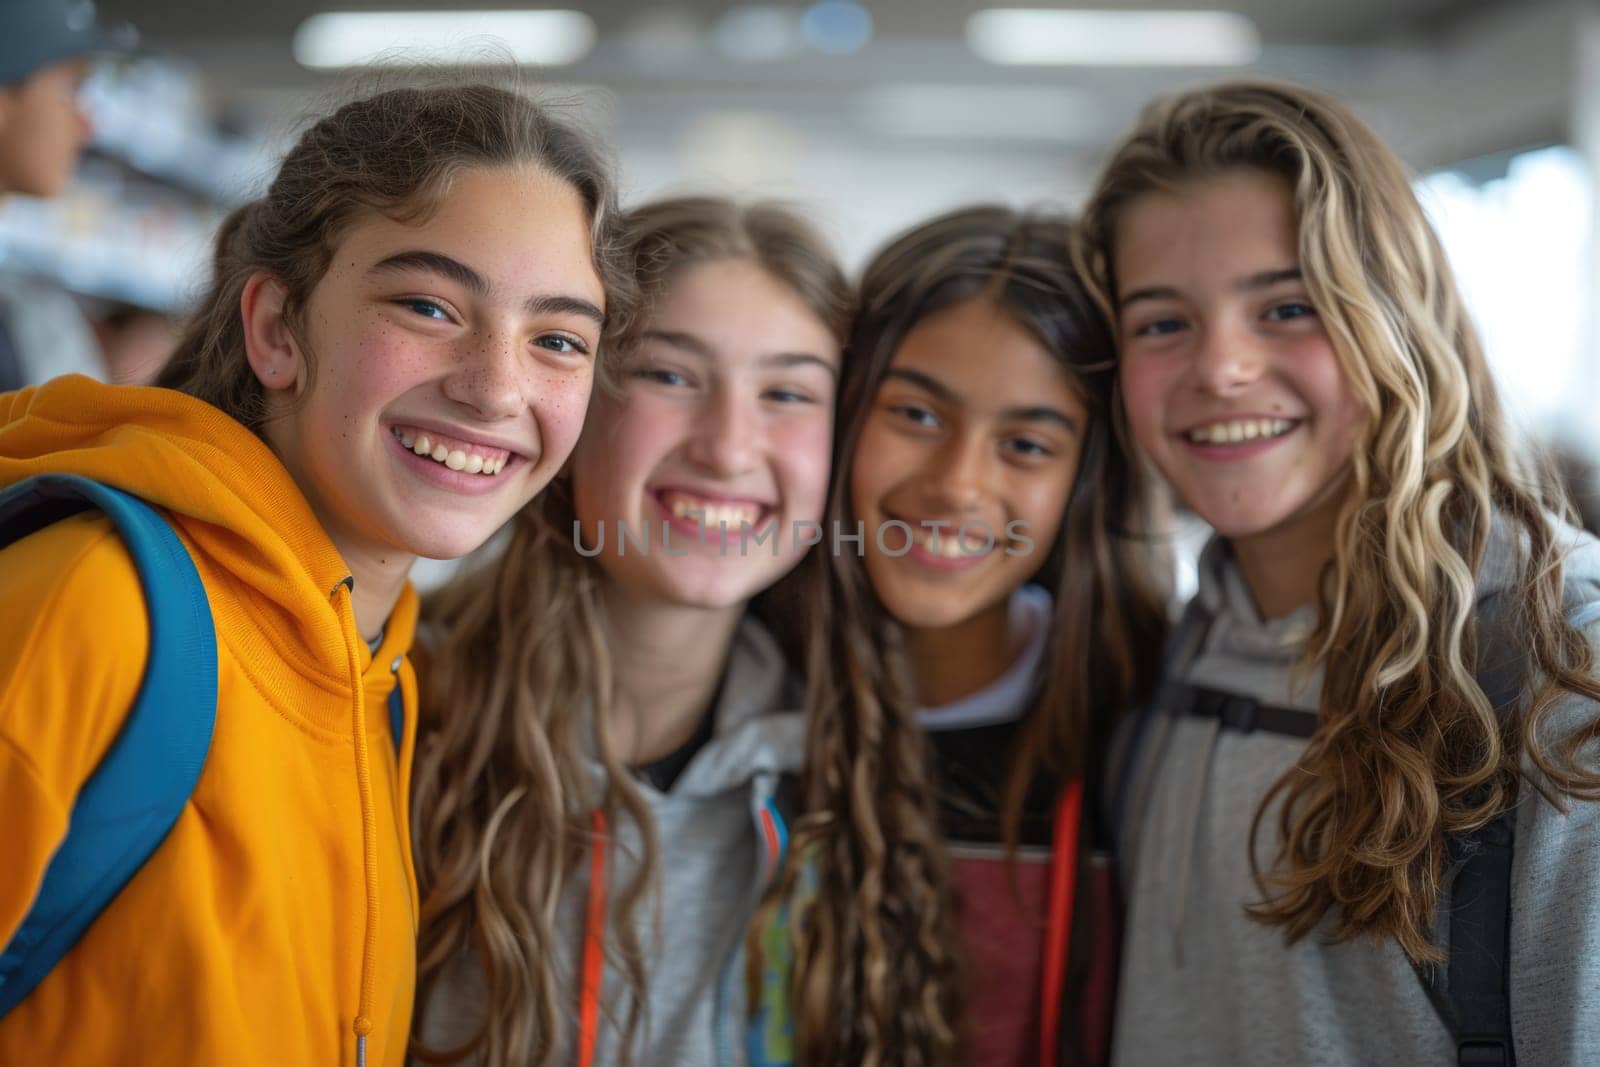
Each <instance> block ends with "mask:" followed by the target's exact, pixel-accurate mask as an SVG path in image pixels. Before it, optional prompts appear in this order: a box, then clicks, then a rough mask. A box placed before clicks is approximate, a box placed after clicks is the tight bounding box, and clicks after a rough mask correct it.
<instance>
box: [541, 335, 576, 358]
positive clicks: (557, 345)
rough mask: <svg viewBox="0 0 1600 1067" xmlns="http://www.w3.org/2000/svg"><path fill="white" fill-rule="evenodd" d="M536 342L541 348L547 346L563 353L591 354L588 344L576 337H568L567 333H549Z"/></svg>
mask: <svg viewBox="0 0 1600 1067" xmlns="http://www.w3.org/2000/svg"><path fill="white" fill-rule="evenodd" d="M534 344H536V345H539V346H540V347H541V348H547V349H549V350H550V351H552V352H560V353H562V354H568V353H577V354H578V355H584V356H586V355H588V354H589V346H588V345H586V344H584V343H583V342H582V341H579V340H578V339H576V338H573V337H568V336H566V335H565V334H559V333H548V334H545V335H544V336H543V337H540V338H539V339H538V340H536V341H534Z"/></svg>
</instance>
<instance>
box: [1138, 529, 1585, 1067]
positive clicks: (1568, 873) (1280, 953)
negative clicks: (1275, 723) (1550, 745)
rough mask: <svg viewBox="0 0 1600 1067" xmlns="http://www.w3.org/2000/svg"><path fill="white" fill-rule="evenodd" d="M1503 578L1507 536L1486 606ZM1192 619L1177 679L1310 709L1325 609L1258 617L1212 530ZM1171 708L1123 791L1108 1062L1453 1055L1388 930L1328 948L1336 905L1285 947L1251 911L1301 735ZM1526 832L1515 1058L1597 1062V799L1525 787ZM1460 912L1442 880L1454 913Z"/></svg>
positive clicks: (1452, 1058)
mask: <svg viewBox="0 0 1600 1067" xmlns="http://www.w3.org/2000/svg"><path fill="white" fill-rule="evenodd" d="M1498 536H1500V535H1498V534H1497V537H1498ZM1565 537H1566V540H1568V541H1569V542H1571V543H1573V544H1574V548H1573V550H1572V551H1571V553H1570V554H1569V555H1568V557H1567V562H1566V568H1565V582H1566V590H1567V600H1568V608H1569V611H1573V612H1574V614H1573V618H1574V620H1575V621H1578V622H1581V623H1584V624H1585V625H1586V632H1587V633H1588V634H1589V635H1590V641H1591V644H1594V643H1595V642H1596V640H1597V638H1600V626H1595V625H1594V623H1593V617H1594V615H1595V612H1593V611H1587V612H1585V611H1584V610H1583V609H1584V607H1585V606H1586V605H1589V606H1592V605H1594V604H1596V603H1597V602H1600V545H1597V544H1596V542H1595V541H1594V540H1593V539H1592V538H1590V537H1588V536H1587V535H1584V534H1579V533H1577V532H1576V531H1566V534H1565ZM1506 571H1507V554H1506V552H1505V542H1504V541H1503V540H1501V541H1497V542H1496V545H1495V546H1492V547H1491V550H1490V558H1489V559H1488V560H1487V561H1486V563H1485V566H1484V569H1483V574H1482V575H1481V577H1480V581H1479V603H1480V605H1481V604H1482V603H1483V601H1484V598H1485V597H1487V596H1490V595H1492V594H1494V593H1495V592H1498V591H1500V590H1502V589H1504V588H1505V586H1506V585H1507V582H1508V576H1507V574H1506ZM1186 620H1187V621H1186V623H1185V624H1184V625H1183V626H1182V627H1180V632H1179V633H1178V634H1177V635H1176V636H1175V640H1174V642H1173V646H1172V647H1173V654H1172V655H1173V662H1172V663H1171V664H1170V665H1169V668H1168V672H1169V676H1170V677H1173V678H1177V679H1181V680H1183V681H1186V682H1188V683H1191V684H1195V685H1202V686H1207V687H1210V688H1214V689H1221V690H1225V691H1230V692H1237V693H1243V694H1246V695H1248V696H1252V697H1254V698H1256V699H1257V700H1259V701H1260V702H1262V703H1263V704H1270V705H1277V706H1281V707H1292V708H1299V709H1304V710H1310V711H1315V710H1316V708H1317V697H1318V694H1319V692H1320V690H1321V685H1322V675H1321V673H1320V669H1319V670H1318V671H1316V672H1313V673H1312V674H1310V675H1309V676H1308V677H1306V678H1305V679H1304V684H1303V685H1302V686H1299V687H1298V688H1297V687H1294V686H1293V685H1292V684H1291V668H1292V666H1293V664H1294V662H1295V660H1296V658H1297V656H1298V655H1299V653H1300V650H1301V648H1302V646H1303V643H1304V641H1305V639H1306V637H1307V635H1308V634H1309V633H1310V631H1311V628H1312V625H1313V624H1314V622H1315V609H1314V608H1313V607H1311V606H1307V607H1305V608H1302V609H1300V610H1299V611H1297V612H1295V613H1294V614H1292V615H1290V616H1288V617H1286V618H1283V619H1276V620H1273V621H1271V622H1263V621H1261V619H1260V618H1259V616H1258V615H1257V613H1256V610H1255V607H1254V604H1253V601H1252V600H1251V597H1250V594H1249V591H1248V590H1247V589H1246V587H1245V584H1244V581H1243V579H1242V577H1241V576H1240V574H1239V571H1238V569H1237V567H1236V565H1235V564H1234V562H1233V560H1232V557H1231V553H1230V552H1229V550H1228V547H1227V545H1226V543H1225V542H1222V541H1220V540H1214V541H1213V542H1212V543H1211V544H1210V545H1209V546H1208V547H1207V549H1206V551H1205V553H1204V555H1203V556H1202V559H1201V565H1200V590H1199V592H1198V594H1197V597H1196V604H1195V605H1193V606H1192V608H1191V611H1190V612H1189V613H1188V615H1186ZM1162 710H1163V709H1161V708H1160V707H1158V708H1156V709H1155V711H1156V713H1155V714H1154V715H1152V716H1150V718H1149V720H1148V722H1147V725H1146V727H1145V729H1144V731H1143V736H1142V738H1141V741H1140V744H1139V747H1138V749H1137V750H1136V752H1137V755H1136V759H1135V761H1134V768H1133V773H1132V775H1131V778H1130V779H1129V781H1130V782H1131V783H1132V785H1131V788H1130V789H1129V790H1128V792H1127V793H1125V797H1126V799H1127V804H1128V806H1127V807H1126V808H1125V809H1124V823H1123V828H1122V830H1123V835H1124V836H1123V841H1122V846H1123V847H1122V853H1123V855H1124V857H1125V860H1124V862H1125V864H1126V866H1125V868H1124V872H1123V873H1124V878H1125V881H1126V889H1127V894H1128V913H1127V930H1126V936H1125V940H1124V946H1123V960H1122V976H1121V988H1120V993H1119V1003H1118V1009H1117V1022H1116V1032H1115V1038H1114V1050H1113V1051H1114V1059H1115V1062H1116V1063H1117V1064H1119V1065H1140V1067H1142V1065H1145V1064H1168V1063H1178V1062H1182V1063H1190V1064H1212V1063H1214V1064H1263V1065H1267V1064H1271V1065H1279V1064H1453V1063H1455V1062H1456V1050H1455V1044H1454V1042H1453V1040H1452V1038H1451V1036H1450V1034H1449V1032H1448V1030H1447V1029H1446V1027H1445V1024H1444V1023H1443V1022H1442V1021H1441V1019H1440V1017H1439V1015H1438V1014H1437V1012H1436V1010H1435V1009H1434V1007H1433V1005H1432V1003H1431V1002H1430V1000H1429V998H1428V995H1427V993H1426V992H1425V991H1424V989H1423V986H1422V983H1421V981H1420V980H1419V978H1418V976H1417V973H1416V972H1415V971H1414V970H1413V969H1412V967H1411V965H1410V964H1409V962H1408V961H1407V959H1406V957H1405V955H1404V954H1403V953H1402V952H1401V951H1400V949H1399V947H1398V946H1397V945H1396V944H1395V943H1394V942H1393V941H1384V942H1381V943H1377V942H1371V941H1359V942H1354V943H1344V944H1337V945H1336V944H1331V943H1329V942H1328V939H1327V937H1326V934H1327V933H1328V931H1329V930H1330V929H1331V925H1332V918H1331V917H1325V918H1324V920H1323V923H1322V925H1321V926H1320V927H1319V928H1318V929H1317V930H1316V931H1313V932H1312V934H1311V935H1309V936H1308V937H1306V938H1304V939H1302V940H1301V941H1300V942H1298V943H1297V944H1295V945H1292V946H1289V945H1286V944H1285V941H1284V936H1283V933H1282V931H1281V930H1279V929H1275V928H1270V927H1267V926H1263V925H1261V924H1259V923H1256V922H1254V921H1252V920H1251V919H1249V918H1248V917H1247V916H1246V915H1245V912H1244V908H1245V906H1246V905H1247V904H1250V903H1252V902H1255V901H1257V900H1259V899H1260V893H1259V890H1258V889H1257V887H1256V885H1255V883H1254V881H1253V879H1252V877H1251V873H1250V865H1249V863H1248V860H1247V849H1248V847H1249V844H1248V843H1249V840H1250V829H1251V823H1252V820H1253V818H1254V816H1255V814H1256V809H1257V807H1258V805H1259V804H1260V802H1261V799H1262V797H1263V796H1264V795H1265V793H1266V791H1267V790H1268V788H1269V787H1270V786H1271V785H1272V784H1273V783H1274V782H1276V781H1277V780H1278V778H1279V777H1280V776H1281V775H1282V774H1284V773H1285V772H1286V771H1288V770H1289V768H1290V767H1292V766H1293V765H1294V763H1295V761H1296V760H1297V758H1298V757H1299V755H1300V753H1301V752H1302V751H1303V749H1304V747H1305V744H1306V742H1305V741H1304V740H1301V739H1297V738H1293V737H1286V736H1283V735H1278V734H1272V733H1266V732H1263V731H1259V730H1257V731H1255V732H1250V733H1242V732H1238V731H1234V730H1231V729H1229V730H1223V729H1220V727H1219V723H1218V721H1217V720H1216V719H1205V718H1196V717H1188V718H1174V717H1171V716H1168V715H1164V714H1161V712H1162ZM1595 714H1596V708H1595V706H1594V705H1593V704H1591V703H1588V702H1585V701H1581V700H1578V699H1576V698H1569V699H1568V700H1567V701H1566V703H1565V704H1563V705H1562V706H1561V707H1559V708H1558V709H1556V710H1555V713H1554V716H1553V721H1554V722H1555V723H1556V724H1558V725H1560V726H1565V727H1571V726H1572V725H1573V724H1575V723H1577V722H1580V721H1586V720H1587V719H1591V718H1592V717H1593V716H1594V715H1595ZM1591 758H1592V754H1591ZM1528 770H1529V773H1530V775H1535V776H1536V772H1535V771H1534V770H1533V768H1532V767H1531V765H1530V766H1529V768H1528ZM1534 780H1537V778H1536V777H1535V779H1534ZM1275 826H1276V811H1274V812H1273V813H1271V814H1269V815H1268V816H1267V817H1266V818H1265V819H1263V821H1262V830H1261V834H1260V836H1259V839H1258V842H1257V846H1256V849H1257V859H1258V861H1259V862H1260V864H1261V865H1262V869H1263V870H1267V869H1270V865H1271V862H1272V860H1273V856H1274V854H1275V844H1276V839H1275V837H1274V836H1273V828H1274V827H1275ZM1515 834H1516V841H1515V846H1514V847H1515V852H1514V861H1513V868H1512V920H1511V1011H1512V1032H1513V1038H1514V1041H1515V1045H1516V1055H1517V1062H1518V1064H1519V1065H1520V1067H1543V1065H1555V1064H1579V1063H1596V1062H1600V804H1577V805H1575V806H1574V808H1573V810H1572V812H1571V814H1568V815H1563V814H1561V813H1560V812H1558V811H1557V810H1556V809H1555V808H1554V807H1553V806H1551V804H1549V803H1548V802H1547V801H1546V800H1544V799H1543V798H1542V797H1541V796H1540V795H1539V794H1538V792H1537V791H1536V790H1534V789H1530V788H1526V787H1525V788H1524V789H1523V790H1522V792H1521V795H1520V801H1519V804H1518V807H1517V812H1516V828H1515ZM1448 907H1449V900H1448V893H1447V892H1446V893H1445V894H1444V895H1443V897H1442V899H1441V902H1440V908H1441V912H1440V914H1441V917H1442V916H1443V910H1444V909H1446V908H1448ZM1438 929H1439V930H1440V931H1446V930H1448V924H1447V923H1444V922H1441V923H1439V925H1438Z"/></svg>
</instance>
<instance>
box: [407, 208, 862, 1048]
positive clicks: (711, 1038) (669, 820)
mask: <svg viewBox="0 0 1600 1067" xmlns="http://www.w3.org/2000/svg"><path fill="white" fill-rule="evenodd" d="M628 229H629V238H628V247H627V256H628V261H629V263H630V265H631V267H632V268H633V270H634V271H635V273H636V276H637V278H638V280H639V283H640V286H641V288H642V291H643V295H644V298H645V307H644V310H643V312H642V314H641V315H640V317H639V319H638V322H637V329H636V330H634V331H633V332H632V333H631V334H630V335H629V337H628V338H627V340H626V343H625V349H624V352H625V354H624V357H623V360H622V362H621V365H620V367H619V369H618V373H617V380H616V383H615V388H614V389H612V390H610V391H607V392H605V393H603V394H597V397H596V400H595V403H594V407H593V410H592V412H591V414H590V416H589V421H588V424H587V426H586V428H585V433H584V436H583V439H582V441H581V443H580V444H579V446H578V449H577V451H576V452H575V454H574V457H573V461H572V464H571V468H570V472H569V476H567V477H564V478H563V479H562V480H561V481H560V482H559V483H558V484H557V485H556V486H555V487H554V488H553V489H552V491H551V492H550V493H549V494H548V495H547V497H546V498H545V500H544V501H543V502H542V503H541V506H539V507H537V508H532V509H529V510H527V511H525V512H524V513H523V514H522V515H520V516H519V517H518V519H517V522H516V524H515V526H514V528H513V532H512V536H511V540H510V543H509V544H508V545H507V547H506V549H505V552H504V554H503V555H501V556H500V557H498V558H497V559H496V560H494V561H492V563H491V564H490V565H488V566H487V567H485V568H484V569H482V570H481V571H479V572H477V573H475V574H473V575H471V576H469V577H467V578H465V579H464V580H463V581H462V582H460V583H459V584H458V585H457V586H455V587H454V588H452V589H449V590H446V591H445V592H444V593H442V594H441V595H440V597H439V598H438V600H437V602H436V603H435V604H434V605H433V606H432V608H431V609H430V610H429V612H428V615H429V617H430V618H431V619H432V620H433V625H434V626H436V628H437V637H438V641H437V643H436V645H434V646H433V649H432V653H433V654H432V656H431V659H430V665H431V667H432V670H431V672H430V684H429V692H430V694H431V697H430V699H429V701H428V705H427V706H428V708H429V715H430V721H429V724H428V728H427V733H428V736H427V738H426V741H425V743H424V746H423V748H422V752H423V755H422V756H421V758H420V760H419V772H418V781H417V794H416V796H417V818H416V848H417V853H418V865H419V869H420V871H421V874H422V881H423V888H424V894H425V897H424V905H423V938H422V953H421V968H422V973H423V978H424V995H423V1001H422V1008H421V1012H422V1015H421V1027H420V1046H421V1047H420V1050H419V1055H420V1056H421V1057H423V1058H424V1059H426V1060H428V1061H430V1062H433V1061H438V1062H458V1061H461V1060H470V1061H472V1062H487V1063H494V1064H517V1065H521V1064H552V1063H561V1064H580V1065H585V1067H586V1065H589V1064H615V1063H629V1062H633V1063H694V1064H735V1063H746V1062H752V1063H773V1062H785V1061H786V1057H787V1053H786V1051H785V1046H784V1037H783V1035H782V1034H781V1033H779V1032H776V1031H773V1032H771V1033H769V1032H768V1030H767V1029H766V1028H761V1027H757V1028H752V1027H750V1026H749V1025H748V1023H747V1019H748V1017H749V1014H750V1012H749V1011H748V1010H747V1008H746V1003H747V1002H746V999H745V997H744V986H743V984H742V982H740V981H738V978H739V976H741V975H742V973H743V971H742V968H741V966H740V960H741V957H740V947H741V945H742V942H743V939H744V934H745V929H746V927H747V924H748V921H749V917H750V914H751V911H752V910H753V908H754V907H755V904H756V902H757V900H758V899H759V897H760V895H761V894H762V893H763V892H764V891H765V889H766V887H767V886H768V885H769V884H770V882H771V880H772V878H773V876H774V875H775V873H776V871H777V870H778V868H779V865H780V863H781V861H782V858H783V851H784V845H785V840H786V836H787V829H786V822H787V818H788V816H787V815H786V814H785V812H784V810H783V805H782V804H781V803H780V796H779V786H780V782H781V780H782V777H783V776H784V775H785V774H786V773H788V772H792V771H794V770H796V769H797V768H798V766H799V762H800V758H801V755H802V753H803V738H804V730H805V726H804V719H803V715H802V713H801V709H802V707H803V701H804V695H803V686H802V684H801V675H800V671H799V669H798V661H799V658H800V653H799V651H798V644H797V636H798V627H797V625H796V620H795V618H794V617H793V615H792V613H790V612H788V611H785V610H781V604H782V603H784V602H786V601H787V599H788V598H785V597H783V596H782V594H781V590H773V589H772V587H773V586H774V585H776V584H778V583H779V582H780V580H781V579H783V578H784V577H785V575H789V574H790V572H791V571H793V570H794V569H795V567H796V566H797V565H798V564H800V562H801V560H802V559H803V558H805V556H806V552H807V548H808V547H809V543H810V540H811V539H810V538H809V537H808V536H806V532H807V531H809V530H810V529H814V528H815V527H816V524H817V521H818V520H819V519H820V518H821V514H822V508H823V502H824V497H825V494H826V491H827V485H828V472H829V460H830V455H829V450H830V443H831V439H832V427H833V402H834V392H835V390H836V388H837V385H838V376H839V372H840V359H841V357H840V346H841V342H842V340H843V336H844V331H845V328H846V325H847V323H848V316H849V310H850V300H849V289H848V287H847V285H846V283H845V280H844V276H843V274H842V273H841V272H840V270H839V268H838V266H837V265H836V263H835V261H834V259H833V257H832V255H831V254H830V253H829V251H828V249H827V247H826V245H825V244H824V243H823V242H822V241H821V240H820V239H819V238H818V237H817V235H816V234H815V233H814V232H813V231H812V229H811V227H810V226H809V225H807V224H806V223H805V222H803V221H802V220H801V219H800V218H799V217H797V216H796V215H794V214H793V213H792V212H790V211H787V210H785V209H783V208H781V207H777V206H774V205H767V204H757V205H751V206H743V205H739V204H735V203H732V202H729V201H726V200H721V199H714V198H687V199H676V200H666V201H660V202H656V203H652V204H648V205H645V206H643V207H640V208H637V209H635V210H633V211H632V212H630V214H629V216H628ZM797 531H799V533H798V535H797ZM769 590H771V592H769ZM763 594H765V596H763ZM775 597H777V598H778V599H774V598H775ZM758 598H761V599H762V600H764V601H765V602H766V606H768V607H771V608H773V609H775V610H772V611H768V612H765V613H764V612H763V611H762V610H761V607H762V605H759V604H756V605H754V606H753V602H755V601H757V599H758Z"/></svg>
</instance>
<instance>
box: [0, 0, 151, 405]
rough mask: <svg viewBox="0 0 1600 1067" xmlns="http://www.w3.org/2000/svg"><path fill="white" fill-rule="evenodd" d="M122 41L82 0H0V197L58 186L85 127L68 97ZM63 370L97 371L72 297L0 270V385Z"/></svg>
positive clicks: (124, 35)
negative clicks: (97, 61)
mask: <svg viewBox="0 0 1600 1067" xmlns="http://www.w3.org/2000/svg"><path fill="white" fill-rule="evenodd" d="M131 43H132V33H131V31H128V30H120V31H117V32H111V31H108V30H106V29H104V28H102V27H101V26H99V25H97V24H96V22H95V11H94V5H93V4H92V3H89V2H87V0H0V203H3V202H4V198H6V197H8V196H10V195H11V194H14V193H21V194H23V195H26V196H39V197H50V196H58V195H60V193H61V192H62V190H64V189H65V188H66V187H67V183H68V182H69V181H70V180H71V178H72V172H73V170H74V169H75V168H76V167H77V165H78V158H79V157H80V156H81V155H82V154H83V150H84V148H85V147H86V146H87V145H88V143H89V137H90V135H91V134H92V133H93V129H92V127H91V126H90V124H89V117H88V116H87V115H86V114H84V111H83V109H82V107H81V106H80V104H79V100H78V90H79V88H80V87H81V86H82V85H83V80H84V78H85V77H86V76H87V75H88V73H89V69H90V60H91V58H92V57H93V56H96V55H101V54H106V53H114V52H121V51H126V50H127V48H128V47H129V46H130V44H131ZM72 372H80V373H90V374H94V375H95V376H96V377H100V376H103V372H101V371H100V367H99V361H98V352H97V348H96V345H95V340H94V335H93V333H92V332H91V330H90V329H89V325H88V323H87V322H86V321H85V320H84V318H83V314H82V312H81V311H79V310H78V308H77V305H76V304H75V303H74V302H73V300H72V298H71V297H70V296H69V295H67V294H66V293H64V292H62V291H61V290H60V289H57V288H55V287H54V286H49V285H46V284H44V283H41V282H38V281H36V280H33V279H29V278H23V277H18V276H11V277H0V392H5V391H8V390H11V389H16V388H19V387H21V386H23V385H27V384H30V383H35V382H40V381H43V380H44V379H46V378H51V377H55V376H56V375H58V374H67V373H72Z"/></svg>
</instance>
